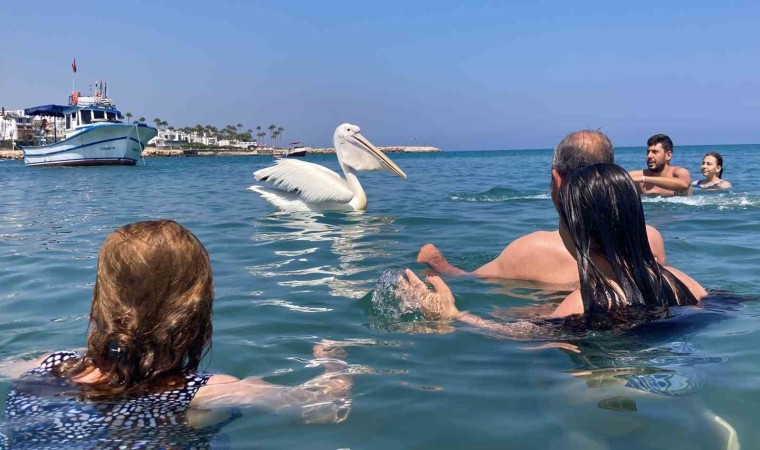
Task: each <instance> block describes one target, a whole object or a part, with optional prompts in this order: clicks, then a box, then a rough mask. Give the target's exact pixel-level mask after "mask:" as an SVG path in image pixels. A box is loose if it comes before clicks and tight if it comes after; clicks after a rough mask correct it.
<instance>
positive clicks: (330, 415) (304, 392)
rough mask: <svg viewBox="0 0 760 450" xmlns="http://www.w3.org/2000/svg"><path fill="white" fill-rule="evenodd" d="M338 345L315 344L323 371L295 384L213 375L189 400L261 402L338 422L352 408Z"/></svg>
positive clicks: (213, 404) (197, 404)
mask: <svg viewBox="0 0 760 450" xmlns="http://www.w3.org/2000/svg"><path fill="white" fill-rule="evenodd" d="M344 356H345V351H344V350H343V348H341V347H328V346H325V345H322V344H317V345H315V346H314V357H315V358H316V359H317V362H318V363H319V364H320V365H321V366H322V367H324V368H325V373H323V374H322V375H319V376H316V377H314V378H312V379H311V380H309V381H307V382H305V383H303V384H300V385H297V386H283V385H278V384H273V383H269V382H266V381H264V380H263V379H261V378H259V377H249V378H244V379H242V380H241V379H238V378H236V377H233V376H230V375H214V376H213V377H211V379H210V380H209V382H208V384H206V385H205V386H204V387H202V388H200V389H199V390H198V393H197V394H196V395H195V398H193V401H192V402H191V403H190V406H191V407H194V408H219V407H227V406H261V407H264V408H266V409H268V410H271V411H274V412H296V413H299V414H300V416H301V417H302V419H303V421H304V422H305V423H340V422H343V421H344V420H346V418H347V417H348V414H349V412H350V410H351V389H352V388H353V383H354V381H353V375H350V374H348V373H347V371H346V368H347V365H346V363H345V362H343V361H342V358H343V357H344Z"/></svg>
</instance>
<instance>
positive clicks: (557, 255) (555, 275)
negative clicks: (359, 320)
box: [417, 225, 666, 285]
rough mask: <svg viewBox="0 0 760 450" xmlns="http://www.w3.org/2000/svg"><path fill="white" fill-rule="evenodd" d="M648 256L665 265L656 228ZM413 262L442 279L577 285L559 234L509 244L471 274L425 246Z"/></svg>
mask: <svg viewBox="0 0 760 450" xmlns="http://www.w3.org/2000/svg"><path fill="white" fill-rule="evenodd" d="M647 236H648V238H649V246H650V247H651V248H652V253H653V254H654V256H655V257H656V258H657V261H658V262H660V264H665V263H666V260H665V244H664V243H663V240H662V235H660V232H659V231H657V229H656V228H654V227H651V226H649V225H647ZM417 262H419V263H423V264H427V265H429V266H430V268H431V269H433V270H434V271H436V272H438V273H440V274H443V275H467V274H469V275H475V276H476V277H479V278H504V279H516V280H529V281H538V282H543V283H552V284H573V285H576V284H577V283H578V265H577V263H576V261H575V258H573V256H572V255H571V254H570V252H568V251H567V249H566V248H565V246H564V244H563V243H562V238H561V237H560V235H559V231H556V230H555V231H536V232H533V233H530V234H527V235H525V236H522V237H520V238H518V239H515V240H514V241H512V243H510V244H509V245H508V246H507V247H506V248H505V249H504V250H503V251H502V252H501V254H500V255H499V256H498V257H497V258H496V259H494V260H493V261H491V262H489V263H486V264H484V265H483V266H481V267H479V268H478V269H476V270H474V271H473V272H466V271H464V270H462V269H460V268H458V267H456V266H453V265H452V264H451V263H449V262H448V261H447V260H446V258H445V257H444V256H443V254H442V253H441V252H440V251H439V250H438V249H437V248H436V247H435V246H434V245H433V244H425V245H424V246H423V247H422V248H421V249H420V252H419V253H418V255H417Z"/></svg>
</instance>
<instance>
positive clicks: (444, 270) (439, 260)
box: [417, 244, 468, 275]
mask: <svg viewBox="0 0 760 450" xmlns="http://www.w3.org/2000/svg"><path fill="white" fill-rule="evenodd" d="M417 262H418V263H422V264H427V265H428V266H430V268H431V269H433V270H434V271H435V272H437V273H440V274H442V275H467V274H468V272H467V271H465V270H462V269H460V268H459V267H456V266H454V265H452V264H451V263H449V261H448V260H447V259H446V258H445V257H444V256H443V253H441V251H440V250H438V248H436V246H435V245H433V244H425V245H423V246H422V248H420V251H419V253H417Z"/></svg>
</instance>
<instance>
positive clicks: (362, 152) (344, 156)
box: [248, 123, 406, 211]
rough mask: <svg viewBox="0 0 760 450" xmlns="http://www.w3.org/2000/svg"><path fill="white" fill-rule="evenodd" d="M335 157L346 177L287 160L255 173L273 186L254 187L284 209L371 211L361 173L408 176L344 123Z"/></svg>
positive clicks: (336, 139) (337, 131)
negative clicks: (369, 171)
mask: <svg viewBox="0 0 760 450" xmlns="http://www.w3.org/2000/svg"><path fill="white" fill-rule="evenodd" d="M333 144H334V145H335V155H336V156H337V157H338V163H339V164H340V167H341V169H343V174H344V175H345V178H343V177H341V176H340V175H338V174H337V173H335V172H333V171H332V170H330V169H328V168H326V167H323V166H320V165H318V164H313V163H309V162H305V161H299V160H297V159H288V158H283V159H279V160H277V162H276V163H275V164H273V165H271V166H269V167H266V168H264V169H260V170H257V171H256V172H254V173H253V177H254V178H255V179H256V181H266V182H268V183H271V185H272V187H264V186H251V187H249V188H248V190H250V191H254V192H258V193H259V194H261V196H262V197H264V198H265V199H266V200H268V201H269V202H271V203H272V204H273V205H275V206H276V207H278V208H280V209H284V210H312V211H313V210H317V211H323V210H349V211H363V210H365V209H367V196H366V195H365V194H364V189H362V186H361V184H359V179H358V178H356V171H357V170H387V171H388V172H392V173H395V174H396V175H398V176H400V177H401V178H406V174H405V173H404V171H403V170H401V169H400V168H399V167H398V166H397V165H396V164H395V163H394V162H393V161H391V160H390V159H389V158H388V157H387V156H385V155H384V154H383V152H381V151H380V150H378V149H377V147H375V146H374V145H372V144H371V143H370V142H369V141H368V140H367V139H366V138H365V137H364V136H362V135H361V134H360V133H359V127H358V126H356V125H351V124H350V123H344V124H343V125H340V126H339V127H338V128H336V129H335V134H334V135H333Z"/></svg>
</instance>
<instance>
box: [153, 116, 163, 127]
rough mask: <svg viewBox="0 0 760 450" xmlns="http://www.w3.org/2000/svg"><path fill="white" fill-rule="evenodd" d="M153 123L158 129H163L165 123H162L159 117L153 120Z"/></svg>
mask: <svg viewBox="0 0 760 450" xmlns="http://www.w3.org/2000/svg"><path fill="white" fill-rule="evenodd" d="M153 123H155V124H156V128H161V124H162V123H163V122H162V121H161V119H159V118H158V117H156V118H155V119H153Z"/></svg>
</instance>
